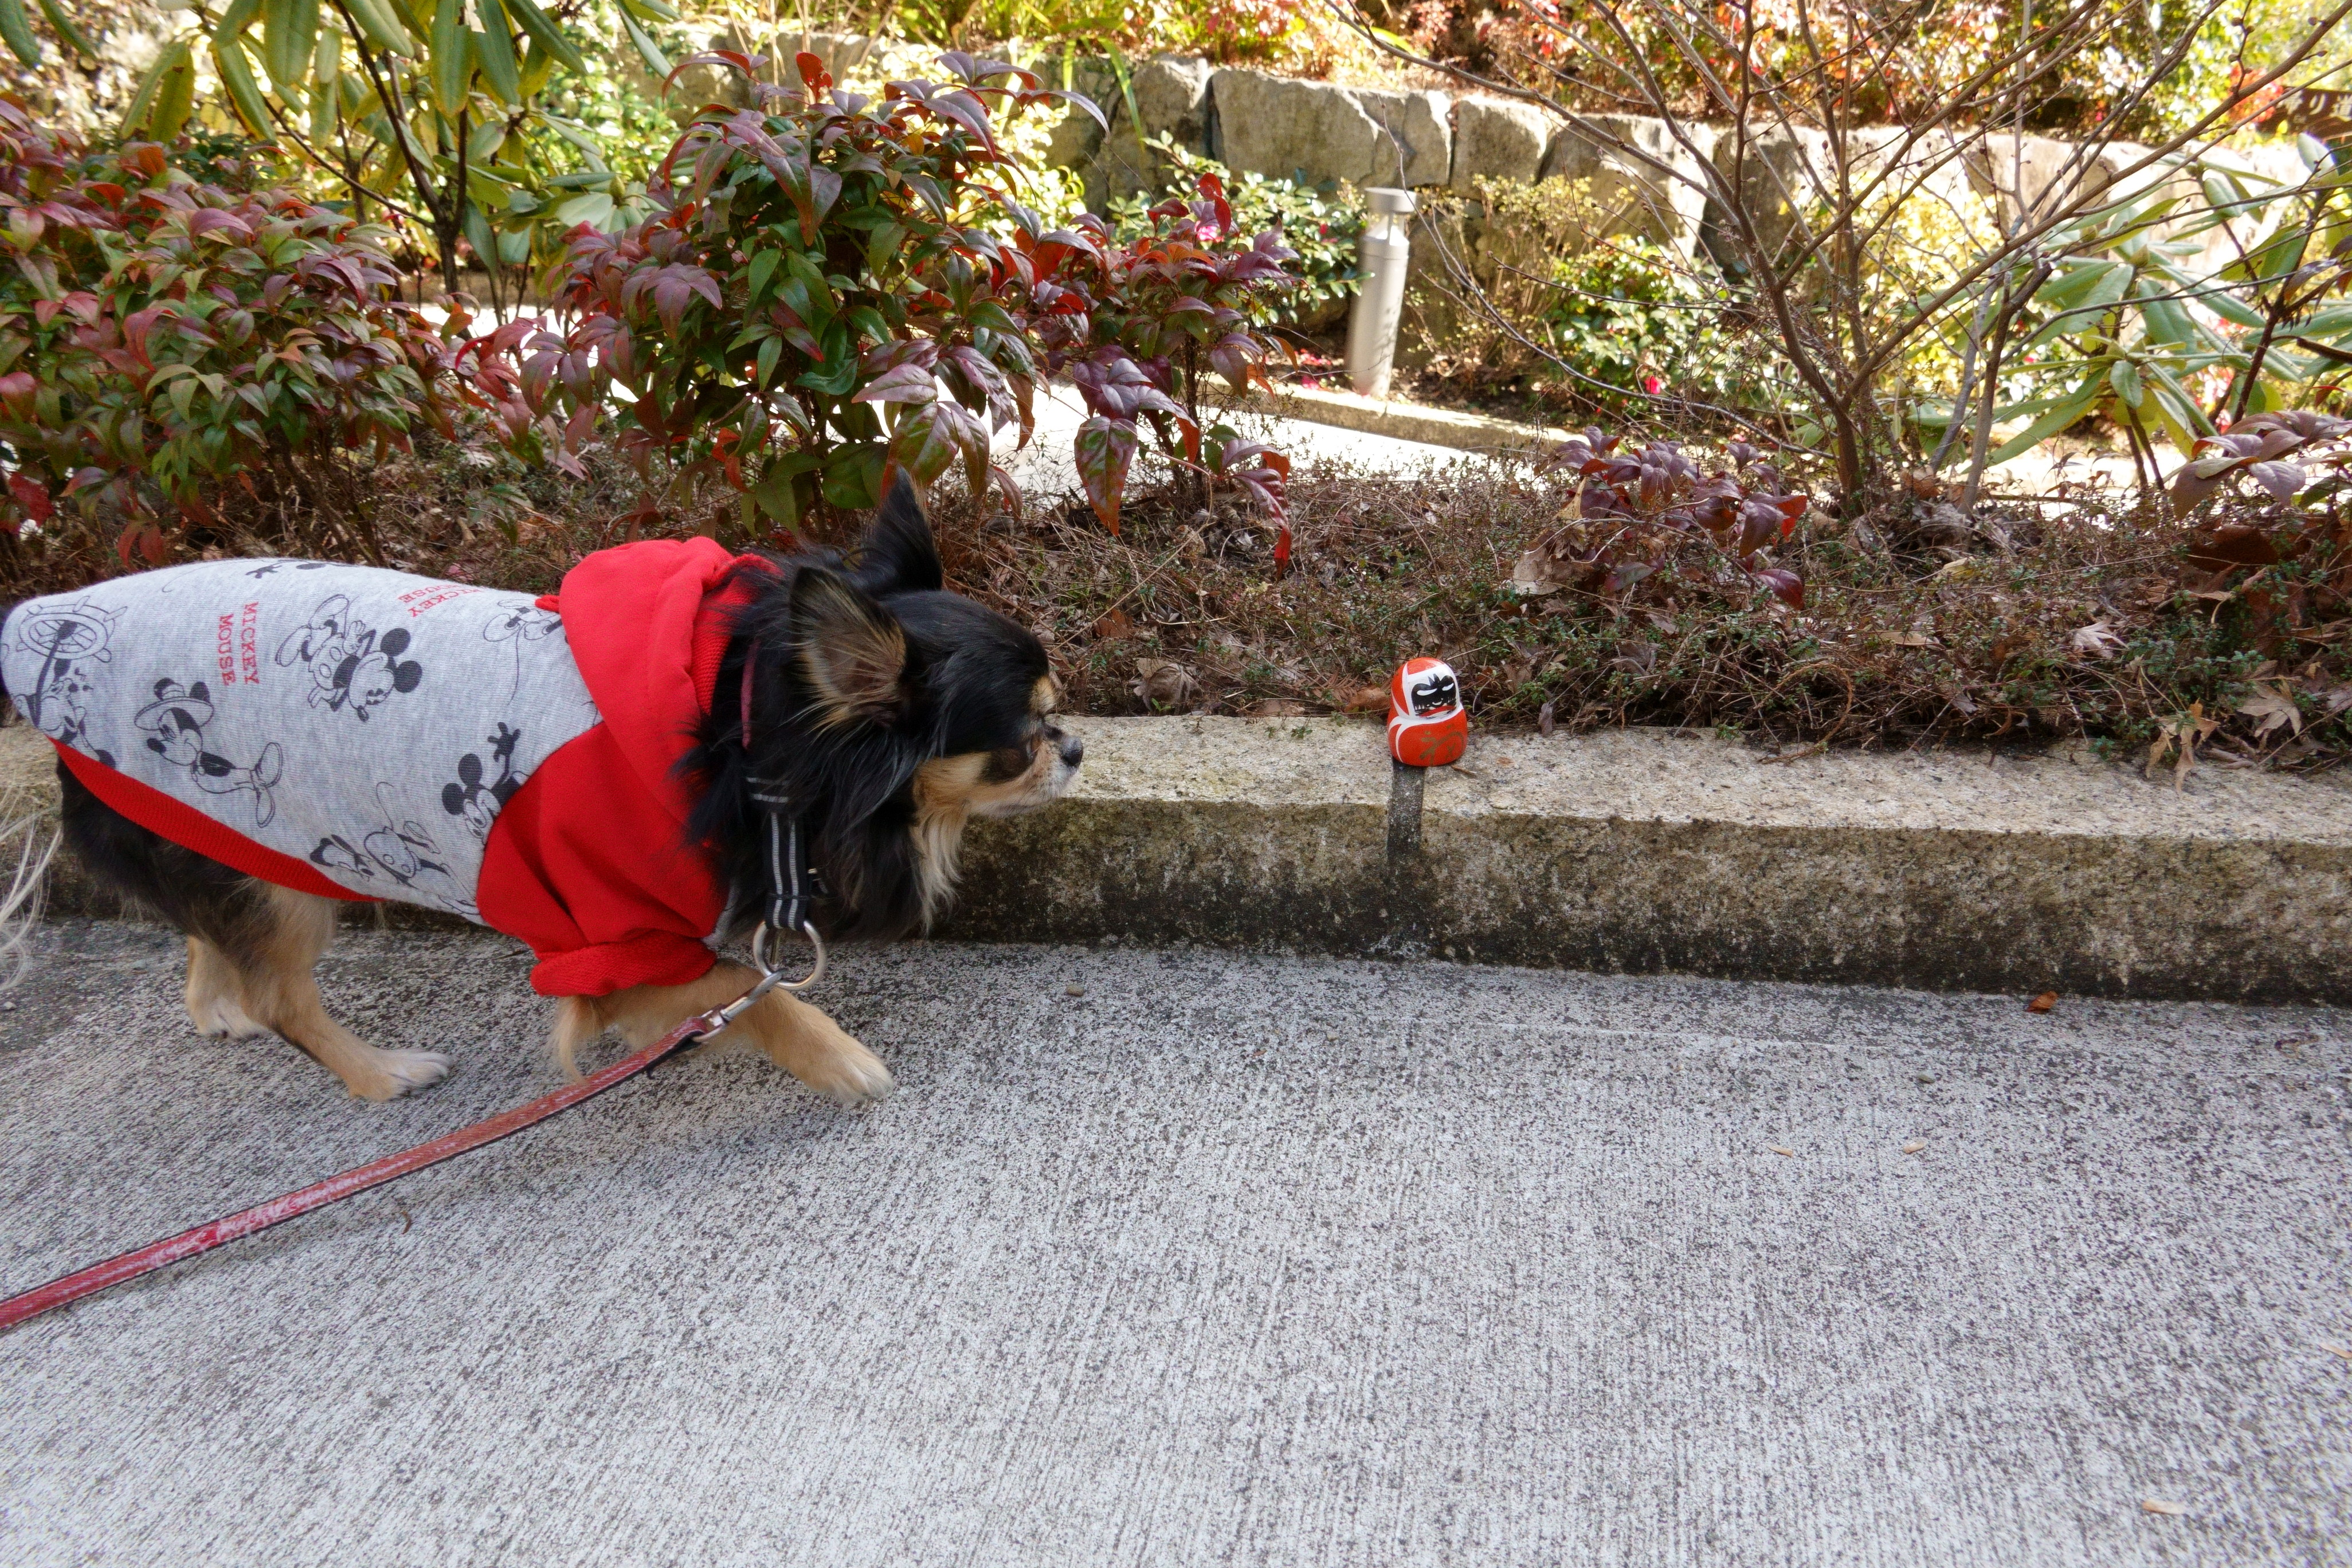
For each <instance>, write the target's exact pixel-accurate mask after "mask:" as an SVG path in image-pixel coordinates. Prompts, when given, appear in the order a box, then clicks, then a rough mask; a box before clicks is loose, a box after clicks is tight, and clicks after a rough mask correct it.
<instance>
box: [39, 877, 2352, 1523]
mask: <svg viewBox="0 0 2352 1568" xmlns="http://www.w3.org/2000/svg"><path fill="white" fill-rule="evenodd" d="M42 941H43V943H44V952H43V954H42V956H41V958H40V960H39V963H38V964H37V968H36V970H35V972H34V973H33V975H32V976H31V977H30V979H29V980H28V982H27V983H26V985H25V986H24V987H22V988H20V989H19V990H18V991H17V992H16V993H15V994H13V996H12V997H10V998H9V999H8V1000H9V1001H10V1002H12V1003H13V1004H14V1005H13V1006H10V1007H7V1008H6V1010H5V1011H0V1063H5V1066H6V1068H7V1069H8V1070H7V1072H6V1074H5V1080H0V1193H5V1203H0V1288H5V1289H21V1288H24V1287H26V1286H29V1285H31V1284H34V1283H37V1282H38V1281H40V1280H42V1279H47V1278H48V1277H50V1276H51V1275H53V1274H55V1273H58V1272H60V1271H62V1270H64V1269H66V1268H70V1267H73V1266H76V1265H79V1264H81V1263H84V1262H87V1261H89V1260H91V1259H93V1258H97V1257H99V1256H100V1255H103V1254H106V1253H110V1252H111V1251H114V1250H117V1249H120V1248H122V1247H129V1246H132V1245H136V1244H139V1243H142V1242H144V1241H147V1240H149V1239H152V1238H153V1237H156V1236H159V1235H163V1234H166V1233H168V1232H171V1231H173V1230H176V1229H178V1228H180V1227H182V1226H186V1225H189V1224H191V1223H194V1222H196V1221H198V1220H201V1219H205V1218H208V1217H211V1216H213V1215H216V1214H219V1213H222V1212H225V1211H226V1210H229V1209H231V1208H234V1207H236V1206H239V1205H243V1204H246V1203H248V1202H251V1201H254V1200H256V1199H258V1198H261V1197H264V1196H268V1195H270V1194H276V1193H278V1192H280V1191H283V1190H285V1189H288V1188H289V1187H292V1186H294V1185H296V1184H299V1183H301V1182H304V1181H307V1180H310V1179H311V1178H313V1177H316V1176H318V1175H320V1174H322V1173H328V1172H331V1171H333V1170H336V1169H340V1168H342V1167H344V1166H347V1165H350V1164H353V1163H358V1162H360V1161H362V1160H363V1159H367V1158H370V1157H373V1156H374V1155H377V1154H380V1153H383V1152H388V1151H390V1150H393V1149H395V1148H401V1147H405V1146H407V1145H408V1144H410V1143H412V1142H417V1141H419V1140H421V1139H424V1138H425V1137H428V1136H431V1135H434V1134H436V1133H439V1132H442V1131H447V1130H449V1129H451V1128H454V1127H456V1126H458V1125H460V1124H462V1123H465V1122H467V1121H472V1120H474V1119H475V1118H477V1117H479V1116H481V1115H484V1114H487V1113H488V1112H490V1111H493V1110H499V1109H502V1108H504V1107H506V1106H509V1105H511V1104H515V1103H518V1102H520V1101H521V1100H524V1099H526V1098H528V1097H530V1095H532V1094H535V1093H538V1092H541V1091H542V1090H543V1089H547V1088H549V1087H551V1085H552V1084H553V1083H554V1081H555V1079H554V1077H553V1074H552V1071H551V1068H548V1067H547V1065H546V1064H545V1062H544V1060H543V1059H542V1058H541V1056H540V1055H539V1052H538V1048H537V1038H538V1035H539V1032H540V1030H541V1026H542V1025H543V1021H544V1018H543V1012H542V1006H543V1005H542V1004H540V1003H538V1002H536V1001H534V1000H533V999H531V998H530V996H529V995H528V994H527V992H526V990H525V987H524V983H523V973H524V961H523V956H522V954H521V953H520V951H519V950H518V949H516V948H514V947H513V946H512V945H511V944H509V943H507V942H502V941H500V940H498V939H495V938H489V937H479V936H460V935H425V934H388V933H373V932H362V933H357V934H355V935H352V936H350V937H347V938H346V940H345V941H344V942H343V943H341V945H339V947H338V948H337V949H336V951H335V952H333V953H332V954H331V955H330V957H329V959H328V960H327V962H326V963H325V965H324V968H323V978H324V983H325V986H326V990H327V994H328V997H329V1001H330V1005H332V1006H335V1007H337V1008H338V1010H339V1011H340V1012H341V1014H342V1015H343V1016H347V1017H348V1018H350V1019H351V1020H352V1022H353V1023H354V1025H355V1026H357V1027H358V1028H360V1029H361V1030H362V1032H363V1033H365V1034H367V1035H369V1036H370V1037H373V1038H374V1039H376V1040H378V1041H380V1042H382V1043H385V1044H399V1045H411V1046H417V1045H425V1044H434V1045H443V1044H447V1045H450V1046H452V1047H453V1048H454V1054H455V1055H456V1057H457V1074H456V1076H455V1077H454V1078H452V1079H450V1080H449V1081H448V1082H447V1083H446V1084H444V1085H442V1086H440V1087H439V1088H436V1089H433V1090H432V1091H430V1092H428V1093H426V1094H425V1095H422V1096H419V1097H417V1098H415V1099H413V1100H404V1101H401V1102H398V1103H396V1104H394V1105H391V1106H387V1107H376V1108H371V1107H366V1106H362V1105H359V1104H357V1103H354V1102H352V1101H350V1100H345V1099H343V1098H341V1095H340V1094H339V1093H338V1091H337V1090H336V1088H335V1086H334V1085H333V1084H332V1082H331V1080H330V1079H328V1078H327V1077H326V1075H325V1074H324V1073H323V1072H322V1071H320V1069H319V1068H315V1067H313V1066H312V1065H310V1063H309V1062H307V1061H305V1060H303V1059H302V1058H299V1056H298V1055H297V1054H296V1053H295V1052H293V1051H292V1050H291V1049H289V1048H287V1047H282V1046H278V1045H277V1044H276V1043H275V1042H249V1043H246V1044H242V1045H231V1044H227V1043H223V1042H214V1041H205V1040H200V1039H198V1038H196V1037H194V1036H193V1035H192V1034H191V1033H190V1032H189V1030H188V1029H187V1027H186V1025H185V1023H184V1019H183V1018H182V1017H181V1016H180V1010H179V1000H178V990H179V984H180V975H179V969H178V959H177V944H176V942H174V941H173V939H172V938H170V937H169V936H168V935H167V934H165V933H163V932H161V931H155V930H153V929H152V928H146V927H140V926H131V925H116V924H106V923H92V922H63V923H59V924H58V925H54V926H51V927H49V928H47V930H46V931H44V933H43V937H42ZM840 973H841V974H842V979H841V981H840V982H839V984H828V987H827V994H826V995H825V997H824V1001H825V1002H826V1004H827V1005H829V1006H830V1007H831V1008H832V1009H833V1010H834V1011H835V1013H836V1014H837V1015H838V1016H840V1017H841V1018H842V1019H843V1021H844V1022H845V1024H847V1025H848V1026H850V1027H852V1028H853V1029H854V1030H856V1032H858V1033H859V1034H861V1035H862V1036H863V1037H865V1038H866V1040H867V1041H868V1043H869V1044H872V1045H873V1046H874V1047H876V1048H877V1050H879V1051H880V1052H881V1053H882V1054H883V1055H884V1056H885V1057H886V1058H887V1059H888V1060H889V1062H890V1065H891V1067H892V1068H893V1069H894V1071H896V1072H897V1073H898V1079H899V1082H900V1084H901V1086H902V1088H901V1091H900V1093H899V1094H898V1096H897V1098H895V1099H894V1100H890V1101H889V1102H887V1104H885V1105H883V1106H881V1107H879V1108H877V1109H875V1110H869V1111H865V1112H857V1113H845V1112H842V1111H838V1110H834V1109H832V1108H831V1107H829V1106H826V1105H824V1104H823V1103H821V1102H819V1101H817V1100H814V1098H813V1097H811V1096H809V1095H807V1094H805V1093H803V1092H802V1091H801V1090H800V1089H797V1088H796V1087H795V1086H794V1085H793V1084H792V1083H791V1081H790V1080H789V1079H785V1078H784V1077H782V1075H781V1074H779V1073H777V1072H776V1071H775V1070H774V1069H773V1068H770V1067H768V1066H767V1065H766V1064H765V1063H764V1062H761V1061H755V1060H751V1059H748V1058H710V1059H705V1060H698V1061H694V1062H688V1063H686V1064H682V1065H680V1066H678V1067H677V1068H665V1069H663V1070H662V1071H661V1072H658V1073H656V1075H654V1077H653V1078H652V1079H650V1080H644V1081H640V1082H637V1083H635V1084H631V1085H629V1086H626V1087H625V1088H623V1089H620V1090H617V1091H615V1092H614V1094H612V1095H610V1096H608V1097H606V1098H605V1099H604V1100H599V1101H597V1102H595V1103H593V1105H591V1106H588V1107H586V1108H584V1109H583V1110H577V1111H574V1112H572V1114H571V1115H569V1116H567V1117H565V1118H562V1119H561V1120H559V1121H555V1122H552V1123H550V1124H548V1125H547V1126H545V1127H543V1128H541V1129H539V1130H537V1131H533V1132H530V1133H527V1134H525V1135H523V1137H521V1138H520V1139H518V1140H516V1141H513V1142H509V1143H506V1144H502V1145H500V1146H499V1147H497V1148H494V1149H492V1150H489V1151H487V1152H483V1153H480V1154H478V1155H474V1156H471V1157H469V1158H467V1159H466V1160H464V1161H462V1162H459V1163H454V1164H451V1165H446V1166H443V1167H440V1168H438V1169H436V1170H433V1171H430V1172H427V1173H424V1174H422V1175H420V1176H417V1177H415V1178H413V1179H412V1180H410V1181H408V1182H405V1183H403V1184H399V1185H396V1186H394V1187H392V1188H389V1189H386V1190H383V1191H381V1192H378V1193H373V1194H366V1195H364V1196H362V1197H361V1198H359V1199H356V1200H354V1201H352V1202H351V1203H349V1204H347V1205H343V1206H341V1207H340V1208H337V1209H333V1210H330V1211H327V1212H326V1213H323V1214H320V1215H313V1216H310V1218H308V1219H306V1220H303V1221H299V1222H296V1223H294V1224H292V1225H289V1226H284V1227H281V1228H279V1229H278V1230H275V1231H272V1232H269V1233H268V1234H266V1235H264V1236H262V1237H257V1238H254V1239H252V1240H248V1241H247V1242H244V1243H241V1244H238V1245H236V1247H232V1248H229V1249H227V1250H225V1251H223V1252H220V1253H216V1254H214V1255H213V1256H211V1257H209V1258H203V1259H200V1260H197V1261H196V1262H194V1263H193V1264H190V1265H187V1266H184V1267H182V1268H177V1269H174V1270H173V1271H171V1272H169V1273H166V1274H164V1275H162V1276H160V1277H156V1278H152V1279H147V1280H143V1281H141V1282H138V1283H136V1284H134V1285H132V1286H130V1287H127V1288H124V1289H119V1290H117V1291H115V1292H112V1293H110V1294H109V1295H105V1296H101V1297H99V1298H96V1299H94V1300H90V1301H87V1302H84V1303H81V1304H80V1305H79V1306H76V1307H74V1308H71V1309H68V1310H66V1311H64V1312H62V1313H59V1314H57V1315H55V1316H53V1317H50V1318H47V1319H44V1320H40V1321H36V1322H34V1323H32V1324H29V1325H27V1326H26V1327H25V1328H23V1329H21V1330H19V1331H16V1332H14V1333H11V1334H9V1335H7V1336H5V1338H0V1561H5V1562H7V1563H12V1564H27V1565H34V1564H51V1563H58V1564H63V1563H175V1564H195V1563H272V1564H277V1563H305V1564H307V1563H321V1564H324V1563H334V1564H339V1565H342V1564H374V1563H400V1564H406V1563H432V1564H436V1565H443V1564H447V1565H462V1564H475V1563H597V1564H610V1563H646V1564H672V1563H726V1564H733V1563H746V1564H749V1563H760V1564H777V1563H812V1564H814V1563H822V1564H826V1565H828V1568H848V1565H854V1564H864V1563H877V1564H878V1563H972V1564H1003V1563H1040V1564H1043V1563H1329V1564H1343V1563H1366V1564H1398V1563H1481V1564H1486V1563H1530V1564H1534V1563H1547V1564H1548V1563H1580V1564H1584V1563H1627V1564H1634V1563H1640V1564H1655V1563H1743V1564H1765V1563H1787V1564H1805V1565H1811V1564H1831V1563H1937V1564H1958V1565H1978V1564H1982V1565H1987V1568H1990V1565H1993V1564H2000V1565H2002V1568H2016V1565H2019V1564H2057V1563H2065V1564H2074V1563H2083V1564H2098V1565H2100V1568H2113V1565H2116V1564H2137V1563H2200V1564H2202V1563H2263V1564H2271V1563H2281V1564H2318V1563H2340V1562H2343V1561H2345V1555H2344V1552H2345V1549H2344V1542H2346V1541H2347V1539H2352V1517H2347V1503H2346V1500H2345V1499H2346V1492H2345V1485H2346V1482H2347V1479H2352V1437H2347V1417H2352V1360H2347V1359H2346V1358H2345V1357H2344V1356H2343V1355H2341V1354H2338V1353H2336V1352H2337V1351H2338V1350H2352V1300H2347V1284H2352V1269H2347V1252H2352V1242H2347V1225H2346V1221H2347V1205H2346V1200H2345V1191H2346V1186H2345V1175H2346V1168H2347V1146H2346V1133H2347V1075H2352V1046H2347V1033H2346V1025H2347V1018H2346V1016H2344V1015H2341V1014H2338V1013H2336V1012H2333V1011H2327V1010H2315V1009H2305V1008H2291V1009H2290V1008H2281V1009H2256V1008H2242V1007H2231V1006H2223V1005H2207V1004H2126V1003H2105V1002H2087V1001H2075V1000H2071V999H2070V1000H2068V1001H2065V1002H2063V1003H2061V1004H2060V1005H2059V1006H2058V1008H2057V1009H2056V1010H2055V1011H2053V1012H2052V1013H2050V1014H2048V1015H2045V1016H2034V1015H2031V1014H2028V1013H2026V1012H2025V1011H2024V1010H2023V1009H2022V1007H2021V1005H2020V1004H2019V1002H2018V1001H2017V1000H2016V999H2014V998H2009V997H1983V996H1970V995H1962V994H1916V993H1903V992H1891V991H1868V990H1835V989H1825V988H1813V987H1805V986H1796V985H1776V984H1728V983H1723V982H1715V981H1701V980H1688V979H1626V978H1605V977H1594V976H1589V975H1580V974H1575V973H1562V972H1557V971H1545V972H1536V971H1526V970H1508V969H1482V968H1467V967H1456V966H1454V965H1449V964H1444V963H1419V964H1412V965H1409V966H1407V965H1384V964H1377V963H1359V962H1346V961H1336V960H1327V959H1312V958H1278V957H1263V956H1236V955H1231V954H1217V953H1203V952H1130V951H1118V950H1089V949H1080V948H1054V947H959V946H952V945H948V944H935V945H928V946H914V947H907V948H898V949H890V950H882V951H866V952H852V953H850V954H849V955H847V957H846V960H845V963H843V965H842V966H841V970H840ZM1074 986H1075V987H1076V988H1078V990H1079V992H1080V993H1081V994H1075V995H1074V994H1071V988H1072V987H1074ZM1921 1140H1924V1141H1925V1147H1924V1149H1922V1150H1921V1152H1918V1153H1916V1154H1906V1153H1904V1152H1902V1151H1903V1147H1904V1145H1905V1144H1906V1143H1907V1142H1916V1141H1921ZM1776 1146H1777V1147H1779V1148H1782V1149H1787V1150H1789V1151H1790V1152H1789V1153H1787V1154H1780V1153H1776V1152H1772V1151H1773V1149H1774V1148H1775V1147H1776ZM2330 1346H2334V1347H2336V1350H2331V1349H2330V1348H2329V1347H2330ZM2147 1500H2164V1501H2177V1502H2179V1503H2180V1504H2181V1505H2182V1506H2183V1508H2184V1509H2185V1510H2186V1511H2185V1512H2183V1513H2182V1514H2180V1515H2179V1516H2178V1517H2168V1516H2164V1515H2159V1514H2153V1513H2149V1512H2147V1511H2145V1510H2144V1508H2143V1504H2144V1502H2145V1501H2147Z"/></svg>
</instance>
